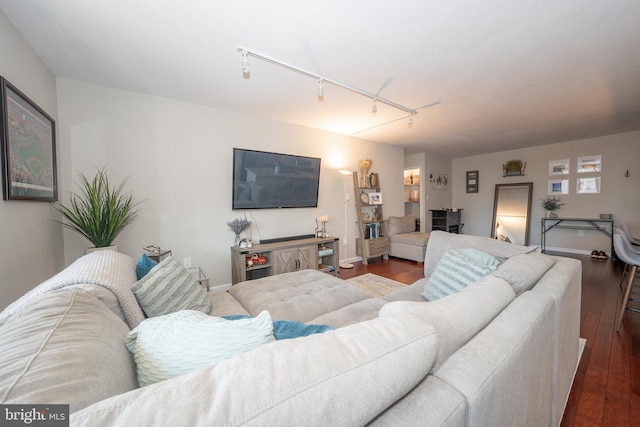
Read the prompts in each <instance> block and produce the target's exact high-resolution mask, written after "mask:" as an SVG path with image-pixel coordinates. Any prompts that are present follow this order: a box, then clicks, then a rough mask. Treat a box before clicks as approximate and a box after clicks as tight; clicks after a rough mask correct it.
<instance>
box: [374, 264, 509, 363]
mask: <svg viewBox="0 0 640 427" xmlns="http://www.w3.org/2000/svg"><path fill="white" fill-rule="evenodd" d="M514 298H515V293H514V292H513V288H512V287H511V285H510V284H509V283H508V282H507V281H505V280H504V279H500V278H497V277H494V276H492V275H490V276H486V277H484V278H483V279H481V280H480V281H479V282H477V283H474V284H473V285H471V286H468V287H466V288H465V289H463V290H462V291H460V292H458V293H456V294H453V295H451V296H449V297H447V298H442V299H439V300H437V301H433V302H415V301H394V302H390V303H388V304H387V305H385V306H384V307H382V309H380V317H386V316H390V315H395V314H398V313H402V312H408V313H412V314H415V315H416V316H418V317H419V318H420V319H422V321H424V322H425V323H428V324H430V325H432V326H433V327H434V328H435V329H436V331H438V337H439V338H438V355H437V356H436V359H435V360H434V362H433V368H432V370H433V371H435V370H437V369H438V368H439V367H440V366H441V365H442V363H444V362H445V361H446V360H447V359H448V358H449V356H451V355H452V354H453V353H455V352H456V351H457V350H458V349H459V348H460V347H462V346H463V345H464V344H466V343H467V342H468V341H469V340H470V339H471V338H473V337H474V336H475V335H476V334H477V333H478V331H480V330H482V329H483V328H484V327H485V326H486V325H488V324H489V323H490V322H491V320H492V319H493V318H494V317H495V316H497V315H498V314H499V313H500V312H501V311H502V310H503V309H504V308H505V307H506V306H508V305H509V304H510V303H511V302H512V301H513V300H514Z"/></svg>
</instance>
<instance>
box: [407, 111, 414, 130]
mask: <svg viewBox="0 0 640 427" xmlns="http://www.w3.org/2000/svg"><path fill="white" fill-rule="evenodd" d="M407 126H409V127H412V126H413V114H409V122H408V123H407Z"/></svg>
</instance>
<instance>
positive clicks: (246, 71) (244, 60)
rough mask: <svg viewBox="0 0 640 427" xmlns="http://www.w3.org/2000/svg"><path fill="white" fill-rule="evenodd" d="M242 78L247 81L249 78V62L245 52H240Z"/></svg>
mask: <svg viewBox="0 0 640 427" xmlns="http://www.w3.org/2000/svg"><path fill="white" fill-rule="evenodd" d="M242 77H244V78H245V79H248V78H249V77H251V68H250V67H249V61H248V60H247V51H246V50H243V51H242Z"/></svg>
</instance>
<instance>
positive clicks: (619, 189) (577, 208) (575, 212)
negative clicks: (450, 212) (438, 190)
mask: <svg viewBox="0 0 640 427" xmlns="http://www.w3.org/2000/svg"><path fill="white" fill-rule="evenodd" d="M592 155H602V173H600V174H588V175H587V174H584V175H583V174H580V176H596V175H599V176H601V180H602V185H601V192H600V194H576V178H577V177H578V176H579V174H577V173H576V160H577V158H578V157H583V156H592ZM560 159H570V162H571V165H570V174H569V175H568V176H567V177H568V178H567V179H569V194H568V195H563V196H561V199H562V201H563V202H564V203H565V205H564V206H562V208H561V209H560V210H559V211H558V214H559V216H561V217H578V218H598V217H599V214H600V213H612V214H613V217H614V221H615V223H619V222H625V223H626V224H627V225H628V226H629V228H630V229H631V231H632V232H633V233H634V234H637V235H640V216H639V213H640V191H638V187H639V186H640V167H638V164H639V163H638V159H640V131H634V132H628V133H622V134H616V135H608V136H603V137H598V138H590V139H584V140H577V141H569V142H563V143H560V144H552V145H545V146H540V147H533V148H527V149H520V150H511V151H503V152H499V153H493V154H485V155H479V156H471V157H464V158H459V159H454V160H453V178H454V179H453V201H454V205H455V206H456V207H459V208H463V209H465V210H464V211H463V219H464V222H465V227H464V231H465V233H467V234H477V235H482V236H489V235H490V234H491V218H492V214H493V200H494V191H495V185H496V184H500V183H516V182H533V197H532V210H531V215H532V221H531V229H530V235H529V238H530V240H529V242H530V244H540V228H541V227H540V218H542V217H543V216H544V209H542V206H541V203H540V198H542V197H544V196H546V195H547V193H548V183H549V180H550V179H558V178H559V177H558V176H549V161H551V160H560ZM509 160H522V161H525V162H527V166H526V170H525V175H524V176H519V177H503V176H502V164H503V163H506V162H507V161H509ZM469 170H478V171H479V181H480V187H479V192H478V193H470V194H467V193H466V189H465V179H466V171H469ZM627 170H629V174H630V176H629V177H625V172H626V171H627ZM546 240H547V241H546V244H547V247H548V248H549V249H558V250H566V251H571V252H578V253H591V251H592V250H594V249H597V250H605V251H607V252H609V240H607V237H606V236H604V235H602V234H600V233H599V232H597V231H586V232H584V236H582V237H579V236H578V233H577V230H553V231H552V232H550V233H548V234H547V239H546Z"/></svg>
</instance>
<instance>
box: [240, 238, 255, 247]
mask: <svg viewBox="0 0 640 427" xmlns="http://www.w3.org/2000/svg"><path fill="white" fill-rule="evenodd" d="M240 247H241V248H243V249H249V248H252V247H253V240H251V238H249V237H246V238H244V239H242V240H241V241H240Z"/></svg>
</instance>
